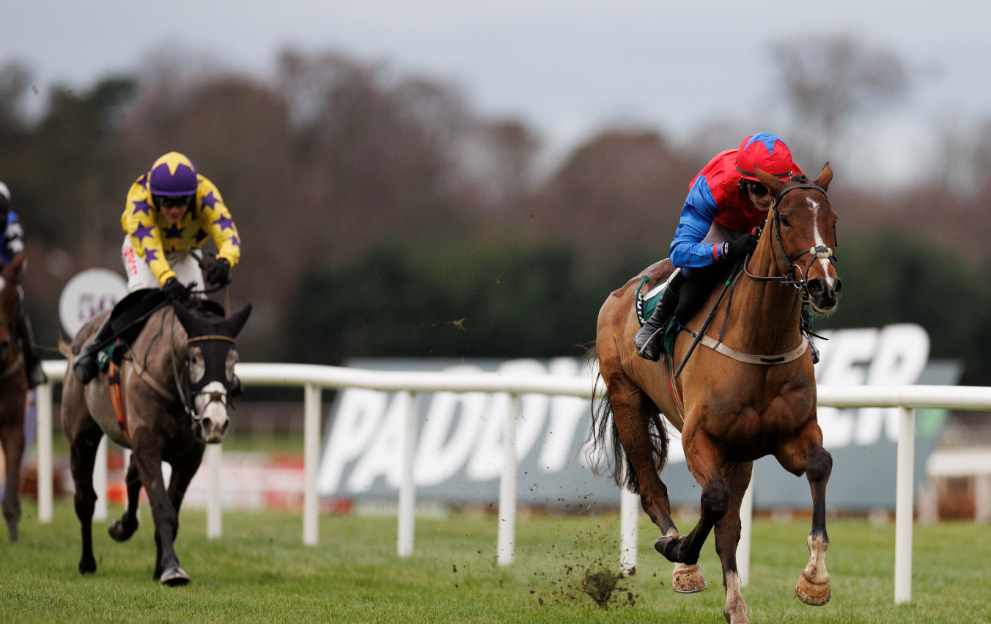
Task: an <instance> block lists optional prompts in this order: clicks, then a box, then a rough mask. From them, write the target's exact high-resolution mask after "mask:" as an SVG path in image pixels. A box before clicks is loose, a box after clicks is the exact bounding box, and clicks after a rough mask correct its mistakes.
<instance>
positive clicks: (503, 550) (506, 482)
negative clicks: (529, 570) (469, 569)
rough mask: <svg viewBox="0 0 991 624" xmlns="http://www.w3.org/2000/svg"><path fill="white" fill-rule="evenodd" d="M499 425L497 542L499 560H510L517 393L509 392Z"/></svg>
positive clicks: (513, 534)
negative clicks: (500, 469)
mask: <svg viewBox="0 0 991 624" xmlns="http://www.w3.org/2000/svg"><path fill="white" fill-rule="evenodd" d="M507 403H508V407H507V409H506V415H505V419H504V420H503V425H502V477H501V478H500V479H499V544H498V546H499V547H498V557H497V559H498V562H499V565H501V566H508V565H512V564H513V549H514V547H515V541H516V472H517V470H516V413H517V412H518V411H519V397H518V396H517V395H515V394H510V395H509V401H508V402H507Z"/></svg>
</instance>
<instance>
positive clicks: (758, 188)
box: [743, 180, 770, 197]
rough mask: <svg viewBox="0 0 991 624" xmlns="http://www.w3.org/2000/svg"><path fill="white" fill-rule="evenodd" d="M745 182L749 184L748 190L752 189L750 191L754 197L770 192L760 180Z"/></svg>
mask: <svg viewBox="0 0 991 624" xmlns="http://www.w3.org/2000/svg"><path fill="white" fill-rule="evenodd" d="M743 183H744V184H746V185H747V190H748V191H750V193H752V194H753V196H754V197H763V196H765V195H767V194H768V193H770V191H768V190H767V187H766V186H764V185H763V184H761V183H760V182H754V181H753V180H744V181H743Z"/></svg>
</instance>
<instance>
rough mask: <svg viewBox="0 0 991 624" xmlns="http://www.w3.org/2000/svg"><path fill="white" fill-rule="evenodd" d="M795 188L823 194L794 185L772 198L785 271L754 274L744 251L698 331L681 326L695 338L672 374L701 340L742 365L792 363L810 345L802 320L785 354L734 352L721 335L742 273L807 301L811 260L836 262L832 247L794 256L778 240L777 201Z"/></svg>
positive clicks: (773, 220)
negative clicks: (714, 325) (715, 323)
mask: <svg viewBox="0 0 991 624" xmlns="http://www.w3.org/2000/svg"><path fill="white" fill-rule="evenodd" d="M798 189H813V190H817V191H819V192H820V193H822V194H823V195H824V196H825V195H826V190H825V189H823V188H822V187H820V186H817V185H815V184H795V185H792V186H788V187H785V188H783V189H781V191H780V192H779V193H778V194H777V195H776V196H775V197H774V201H773V203H772V204H771V215H772V216H771V227H772V228H773V229H774V238H775V240H776V241H777V244H778V248H779V249H780V250H781V256H782V257H783V258H784V259H785V260H786V261H787V262H788V274H787V275H786V276H781V277H770V276H768V277H765V276H760V275H754V274H752V273H751V272H750V270H749V269H748V265H749V264H750V254H747V256H746V257H745V258H744V259H743V262H742V263H741V265H740V268H737V269H734V270H733V274H732V275H731V277H730V279H728V280H726V284H725V285H724V286H723V291H722V292H721V293H719V298H718V299H716V303H715V304H714V305H713V306H712V309H711V310H709V315H708V316H707V317H706V319H705V322H704V323H702V327H701V328H700V329H699V330H698V331H697V332H696V331H694V330H692V329H690V328H688V327H682V329H683V330H685V331H686V332H688V333H689V335H691V336H692V338H693V339H694V340H693V341H692V345H691V346H690V347H689V348H688V351H687V352H686V353H685V357H684V359H682V361H681V364H680V365H679V366H678V370H677V371H676V372H675V374H674V376H675V377H678V376H679V375H681V371H682V369H684V368H685V364H687V363H688V358H690V357H691V355H692V353H693V352H694V351H695V347H696V346H698V344H699V343H700V342H701V343H702V344H703V345H705V346H707V347H709V348H710V349H712V350H713V351H715V352H717V353H720V354H722V355H725V356H726V357H728V358H730V359H733V360H736V361H737V362H743V363H745V364H758V365H762V366H774V365H777V364H787V363H789V362H794V361H795V360H797V359H798V358H800V357H802V355H804V354H805V352H806V351H807V350H808V348H809V345H810V342H809V336H808V335H806V334H807V332H806V331H805V330H801V323H799V328H800V330H801V333H802V342H801V344H799V345H798V346H797V347H796V348H794V349H792V350H791V351H788V352H787V353H780V354H777V355H754V354H750V353H743V352H742V351H737V350H736V349H731V348H730V347H728V346H726V345H725V344H723V342H722V341H723V334H724V333H725V331H726V323H727V321H728V320H729V313H730V307H731V306H732V305H733V291H734V290H735V289H736V282H737V280H738V279H739V278H740V275H741V274H746V276H747V277H749V278H750V279H752V280H754V281H756V282H777V283H779V284H781V285H782V286H794V287H795V288H797V289H799V290H800V291H801V293H802V295H801V296H802V301H803V302H807V301H808V298H809V292H808V286H809V280H808V272H809V269H811V268H812V263H813V262H815V261H816V260H829V262H830V263H834V262H835V261H836V256H835V254H834V253H833V250H832V249H831V248H829V247H826V246H823V245H820V246H815V247H809V248H808V249H803V250H802V251H800V252H798V253H797V254H794V255H788V252H787V251H786V250H785V246H784V243H782V242H781V217H780V215H779V214H778V204H780V203H781V199H782V198H783V197H784V196H785V195H786V194H787V193H790V192H791V191H795V190H798ZM805 254H811V255H812V257H811V258H809V262H808V264H806V265H805V268H804V269H803V268H802V266H801V265H796V264H795V261H796V260H798V259H799V258H801V257H802V256H804V255H805ZM796 270H797V271H798V272H799V274H800V275H801V277H802V278H801V280H795V271H796ZM727 289H728V290H729V292H730V296H729V299H728V300H727V303H726V316H725V317H724V318H723V325H722V328H721V329H720V330H719V338H718V339H713V338H710V337H709V336H707V335H705V332H706V330H707V329H708V328H709V324H710V323H711V322H712V319H713V317H715V315H716V310H718V309H719V304H720V303H722V300H723V296H724V295H725V294H726V291H727Z"/></svg>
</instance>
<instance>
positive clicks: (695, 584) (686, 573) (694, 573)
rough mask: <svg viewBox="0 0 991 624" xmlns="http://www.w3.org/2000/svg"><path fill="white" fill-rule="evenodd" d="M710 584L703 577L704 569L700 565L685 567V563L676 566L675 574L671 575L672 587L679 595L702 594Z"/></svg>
mask: <svg viewBox="0 0 991 624" xmlns="http://www.w3.org/2000/svg"><path fill="white" fill-rule="evenodd" d="M708 586H709V584H708V583H706V582H705V577H704V576H702V568H700V567H698V565H697V564H696V565H685V564H684V563H676V564H674V573H673V574H672V575H671V587H672V588H673V589H674V591H676V592H678V593H679V594H694V593H695V592H700V591H702V590H703V589H705V588H706V587H708Z"/></svg>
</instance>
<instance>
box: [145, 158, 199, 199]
mask: <svg viewBox="0 0 991 624" xmlns="http://www.w3.org/2000/svg"><path fill="white" fill-rule="evenodd" d="M197 186H199V180H198V179H197V177H196V165H194V164H193V161H191V160H189V158H187V157H186V156H185V155H184V154H180V153H179V152H169V153H168V154H165V155H164V156H162V157H161V158H159V159H158V160H156V161H155V164H153V165H152V166H151V172H150V173H149V175H148V190H149V191H151V194H152V195H153V196H154V195H162V196H165V197H181V196H183V195H195V194H196V187H197Z"/></svg>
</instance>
